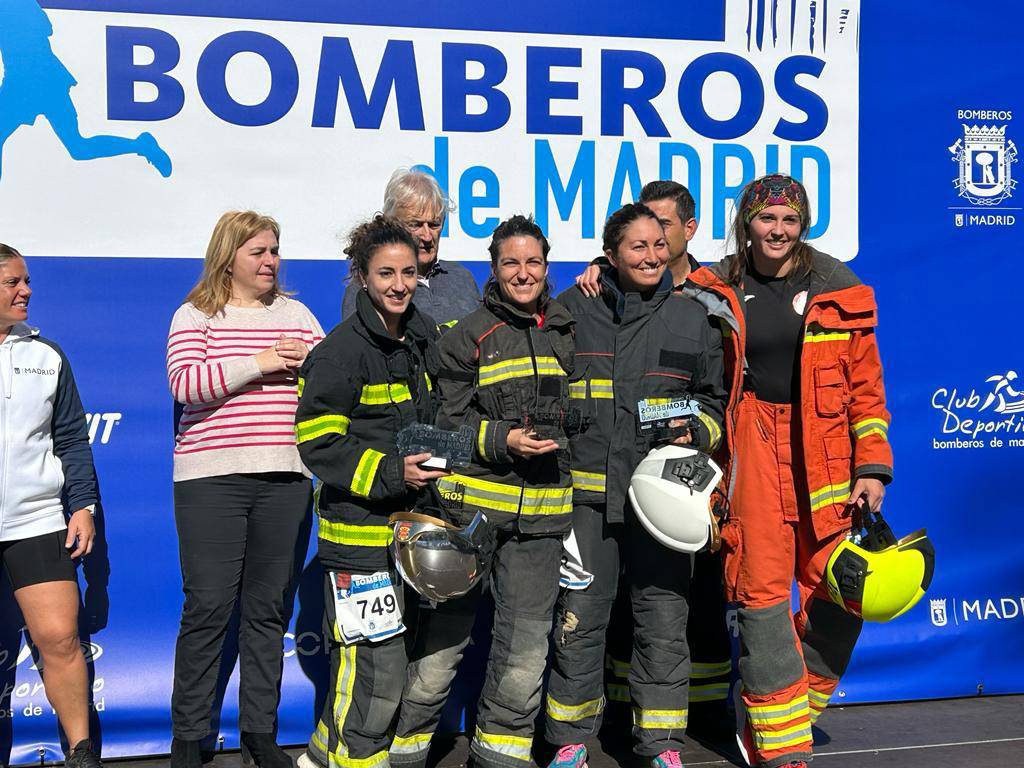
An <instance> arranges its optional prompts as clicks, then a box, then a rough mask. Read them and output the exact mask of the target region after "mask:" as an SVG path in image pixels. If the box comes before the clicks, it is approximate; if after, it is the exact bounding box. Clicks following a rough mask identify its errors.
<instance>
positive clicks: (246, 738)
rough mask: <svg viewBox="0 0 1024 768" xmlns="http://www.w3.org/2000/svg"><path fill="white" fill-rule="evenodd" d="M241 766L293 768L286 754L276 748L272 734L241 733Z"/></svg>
mask: <svg viewBox="0 0 1024 768" xmlns="http://www.w3.org/2000/svg"><path fill="white" fill-rule="evenodd" d="M242 764H243V765H255V766H256V768H295V763H293V762H292V759H291V758H290V757H288V753H287V752H285V751H284V750H283V749H281V748H280V747H279V746H277V742H276V741H274V734H272V733H249V732H248V731H242Z"/></svg>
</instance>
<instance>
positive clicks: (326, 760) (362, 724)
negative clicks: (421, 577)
mask: <svg viewBox="0 0 1024 768" xmlns="http://www.w3.org/2000/svg"><path fill="white" fill-rule="evenodd" d="M391 578H392V582H394V583H396V584H398V585H399V586H397V587H396V589H395V596H396V597H397V598H398V602H399V604H400V605H401V604H403V603H404V600H403V593H404V590H403V589H402V588H401V582H400V581H399V580H398V578H397V576H396V575H395V574H392V577H391ZM325 586H326V593H325V599H326V604H327V608H326V611H325V627H324V629H325V635H326V637H329V638H330V644H329V645H330V657H331V677H330V680H331V683H330V686H331V687H330V690H329V691H328V694H327V700H326V701H325V702H324V711H323V714H321V716H320V722H319V723H317V727H316V731H314V732H313V735H312V736H311V737H310V740H309V745H308V747H307V749H308V750H309V752H310V754H312V756H313V757H315V758H316V760H317V761H319V762H320V763H321V764H323V765H326V766H329V768H377V767H378V766H381V768H387V765H388V744H389V743H390V742H391V724H392V722H393V721H394V718H395V713H396V712H397V711H398V703H399V701H400V699H401V696H402V684H403V683H404V682H405V668H406V664H407V657H406V651H405V636H404V635H395V636H394V637H390V638H388V639H387V640H383V641H381V642H379V643H371V642H369V641H368V640H363V641H360V642H357V643H353V644H352V645H345V644H344V643H343V642H342V641H341V638H340V636H339V634H338V629H337V627H336V625H335V621H334V615H335V609H334V595H333V591H332V589H331V583H330V576H327V577H326V580H325Z"/></svg>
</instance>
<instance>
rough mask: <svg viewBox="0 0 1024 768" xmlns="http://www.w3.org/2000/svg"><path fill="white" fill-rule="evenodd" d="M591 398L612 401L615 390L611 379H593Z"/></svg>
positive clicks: (591, 381)
mask: <svg viewBox="0 0 1024 768" xmlns="http://www.w3.org/2000/svg"><path fill="white" fill-rule="evenodd" d="M590 396H591V397H592V398H594V399H595V400H612V399H614V397H615V390H614V387H613V385H612V380H611V379H591V380H590Z"/></svg>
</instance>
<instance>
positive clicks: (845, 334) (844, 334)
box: [804, 328, 850, 344]
mask: <svg viewBox="0 0 1024 768" xmlns="http://www.w3.org/2000/svg"><path fill="white" fill-rule="evenodd" d="M849 340H850V332H849V331H826V330H811V329H810V328H808V329H807V331H806V332H805V333H804V343H805V344H814V343H816V342H819V341H849Z"/></svg>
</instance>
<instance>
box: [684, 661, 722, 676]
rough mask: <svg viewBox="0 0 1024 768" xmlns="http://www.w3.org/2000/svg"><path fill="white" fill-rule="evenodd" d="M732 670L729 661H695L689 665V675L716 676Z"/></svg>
mask: <svg viewBox="0 0 1024 768" xmlns="http://www.w3.org/2000/svg"><path fill="white" fill-rule="evenodd" d="M731 672H732V662H731V661H695V662H693V663H692V664H691V665H690V677H691V678H698V677H718V676H719V675H728V674H729V673H731Z"/></svg>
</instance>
